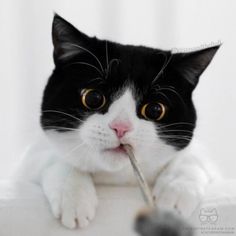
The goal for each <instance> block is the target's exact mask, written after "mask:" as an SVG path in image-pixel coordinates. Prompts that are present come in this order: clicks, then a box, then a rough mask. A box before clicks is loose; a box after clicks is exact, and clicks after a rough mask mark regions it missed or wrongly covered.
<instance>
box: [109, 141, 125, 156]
mask: <svg viewBox="0 0 236 236" xmlns="http://www.w3.org/2000/svg"><path fill="white" fill-rule="evenodd" d="M105 151H108V152H111V153H116V154H124V155H127V152H126V150H125V148H124V145H123V144H120V145H119V146H117V147H114V148H107V149H105Z"/></svg>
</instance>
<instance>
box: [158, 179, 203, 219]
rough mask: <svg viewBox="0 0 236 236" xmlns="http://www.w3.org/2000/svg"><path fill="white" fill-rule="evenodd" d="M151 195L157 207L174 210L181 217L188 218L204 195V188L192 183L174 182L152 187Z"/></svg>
mask: <svg viewBox="0 0 236 236" xmlns="http://www.w3.org/2000/svg"><path fill="white" fill-rule="evenodd" d="M153 195H154V199H155V203H156V205H157V206H158V207H161V208H166V209H174V210H176V211H177V212H178V213H180V214H181V215H183V216H185V217H188V216H190V215H191V214H192V213H193V212H194V210H195V209H196V207H197V206H198V204H199V203H200V201H201V199H202V197H203V195H204V187H202V186H198V185H197V184H196V183H193V182H190V181H189V182H183V181H178V180H174V181H172V182H171V183H168V184H165V185H161V186H158V184H157V185H156V186H155V187H154V190H153Z"/></svg>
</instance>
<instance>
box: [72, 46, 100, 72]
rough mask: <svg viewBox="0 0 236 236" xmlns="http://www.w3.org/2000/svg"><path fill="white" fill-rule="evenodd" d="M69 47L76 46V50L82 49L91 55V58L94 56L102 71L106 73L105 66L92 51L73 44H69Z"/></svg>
mask: <svg viewBox="0 0 236 236" xmlns="http://www.w3.org/2000/svg"><path fill="white" fill-rule="evenodd" d="M68 44H69V45H71V46H74V47H76V48H79V49H82V50H84V51H85V52H87V53H89V54H90V55H91V56H93V57H94V58H95V60H96V61H97V62H98V64H99V66H100V67H101V69H102V72H104V69H103V66H102V63H101V62H100V60H99V59H98V58H97V57H96V56H95V54H93V53H92V52H91V51H90V50H88V49H86V48H84V47H82V46H80V45H77V44H73V43H68Z"/></svg>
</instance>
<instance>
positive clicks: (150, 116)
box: [141, 102, 166, 121]
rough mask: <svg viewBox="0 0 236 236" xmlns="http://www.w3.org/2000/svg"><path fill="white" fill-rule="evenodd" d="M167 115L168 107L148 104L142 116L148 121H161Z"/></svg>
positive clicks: (144, 107) (142, 111)
mask: <svg viewBox="0 0 236 236" xmlns="http://www.w3.org/2000/svg"><path fill="white" fill-rule="evenodd" d="M165 114H166V107H165V105H163V104H162V103H159V102H158V103H146V104H145V105H143V107H142V108H141V115H142V116H143V117H144V118H145V119H147V120H153V121H159V120H161V119H162V118H163V117H164V116H165Z"/></svg>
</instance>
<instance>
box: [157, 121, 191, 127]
mask: <svg viewBox="0 0 236 236" xmlns="http://www.w3.org/2000/svg"><path fill="white" fill-rule="evenodd" d="M174 125H189V126H194V124H193V123H189V122H176V123H172V124H168V125H159V127H160V128H166V127H169V126H174Z"/></svg>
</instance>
